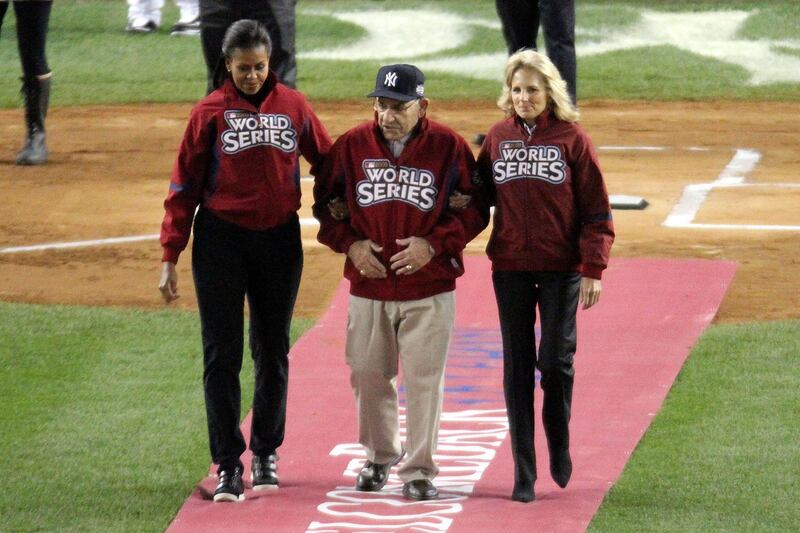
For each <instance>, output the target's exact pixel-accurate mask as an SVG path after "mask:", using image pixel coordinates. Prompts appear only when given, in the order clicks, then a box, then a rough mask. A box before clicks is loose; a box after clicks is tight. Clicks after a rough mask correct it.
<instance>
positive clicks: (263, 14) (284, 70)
mask: <svg viewBox="0 0 800 533" xmlns="http://www.w3.org/2000/svg"><path fill="white" fill-rule="evenodd" d="M243 18H252V19H255V20H258V21H259V22H261V23H262V24H264V26H266V28H267V31H269V36H270V38H271V39H272V54H271V55H270V57H269V69H270V70H272V71H273V72H275V74H277V75H278V77H279V78H280V80H281V82H282V83H283V84H284V85H287V86H289V87H294V86H295V84H296V82H297V65H296V63H295V52H294V34H295V0H258V1H254V2H251V3H249V4H248V8H247V9H246V10H245V11H244V13H243Z"/></svg>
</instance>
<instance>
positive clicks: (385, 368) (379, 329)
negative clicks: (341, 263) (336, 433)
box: [346, 292, 455, 483]
mask: <svg viewBox="0 0 800 533" xmlns="http://www.w3.org/2000/svg"><path fill="white" fill-rule="evenodd" d="M454 313H455V297H454V294H453V292H446V293H442V294H437V295H435V296H431V297H429V298H423V299H421V300H411V301H398V302H392V301H380V300H370V299H367V298H360V297H358V296H352V295H351V296H350V306H349V312H348V321H347V348H346V357H347V364H348V365H349V366H350V371H351V373H350V384H351V385H352V387H353V392H354V393H355V398H356V411H357V413H358V425H359V442H360V443H361V444H362V445H363V446H364V447H365V448H366V449H367V459H369V460H370V461H372V462H375V463H379V464H386V463H389V462H391V461H392V460H394V459H395V458H396V457H397V456H398V455H400V453H401V450H402V449H403V448H401V444H400V432H399V421H398V405H397V370H398V362H399V363H400V364H401V365H402V367H403V384H404V385H405V389H406V441H405V446H404V448H405V450H406V453H407V455H406V459H405V461H404V462H403V464H402V466H401V467H400V470H399V471H398V475H399V476H400V479H402V480H403V482H404V483H407V482H409V481H413V480H415V479H433V478H434V477H436V474H437V473H438V472H439V469H438V467H437V466H436V463H434V461H433V454H434V453H435V451H436V441H437V438H438V433H439V416H440V414H441V410H442V394H443V391H444V368H445V363H446V361H447V350H448V348H449V346H450V336H451V333H452V329H453V317H454Z"/></svg>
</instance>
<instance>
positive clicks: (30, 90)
mask: <svg viewBox="0 0 800 533" xmlns="http://www.w3.org/2000/svg"><path fill="white" fill-rule="evenodd" d="M22 94H23V96H24V97H25V124H26V126H27V130H28V132H27V135H26V137H25V144H24V146H23V147H22V150H20V152H19V153H18V154H17V164H18V165H41V164H42V163H44V162H46V161H47V145H46V144H45V133H44V121H45V118H46V117H47V107H48V104H49V102H50V78H44V79H39V78H38V77H36V76H27V77H24V78H22Z"/></svg>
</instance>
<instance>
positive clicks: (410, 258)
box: [389, 237, 435, 276]
mask: <svg viewBox="0 0 800 533" xmlns="http://www.w3.org/2000/svg"><path fill="white" fill-rule="evenodd" d="M395 242H396V243H397V244H399V245H400V246H405V247H406V249H405V250H401V251H399V252H397V253H396V254H394V255H393V256H392V257H391V258H390V259H389V260H390V261H391V262H392V270H394V272H395V274H397V275H398V276H399V275H406V276H408V275H411V274H413V273H414V272H416V271H417V270H419V269H420V268H422V267H424V266H425V265H427V264H428V262H429V261H430V260H431V259H433V256H434V255H435V252H434V250H433V247H432V246H431V245H430V243H429V242H428V241H426V240H425V239H423V238H422V237H408V238H407V239H397V240H396V241H395Z"/></svg>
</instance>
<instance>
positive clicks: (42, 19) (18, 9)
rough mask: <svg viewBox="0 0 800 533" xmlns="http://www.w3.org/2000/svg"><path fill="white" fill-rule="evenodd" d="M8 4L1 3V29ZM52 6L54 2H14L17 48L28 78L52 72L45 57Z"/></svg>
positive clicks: (23, 69)
mask: <svg viewBox="0 0 800 533" xmlns="http://www.w3.org/2000/svg"><path fill="white" fill-rule="evenodd" d="M8 4H9V2H0V29H2V26H3V18H4V17H5V14H6V9H8ZM52 6H53V2H14V14H15V15H16V16H17V47H18V48H19V58H20V62H21V63H22V73H23V74H24V76H25V77H26V78H32V77H34V76H41V75H43V74H48V73H49V72H50V67H49V66H48V65H47V56H46V55H45V43H46V41H47V27H48V24H49V22H50V9H51V8H52Z"/></svg>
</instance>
